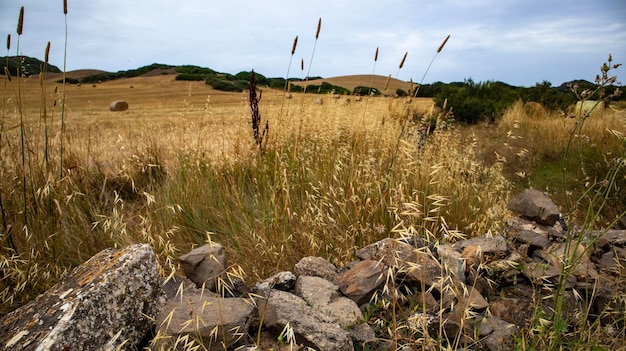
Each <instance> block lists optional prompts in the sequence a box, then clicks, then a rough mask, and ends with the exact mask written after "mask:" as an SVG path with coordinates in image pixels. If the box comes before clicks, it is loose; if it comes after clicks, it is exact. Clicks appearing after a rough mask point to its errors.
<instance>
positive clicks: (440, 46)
mask: <svg viewBox="0 0 626 351" xmlns="http://www.w3.org/2000/svg"><path fill="white" fill-rule="evenodd" d="M448 39H450V34H448V36H447V37H446V38H445V39H444V40H443V42H442V43H441V45H439V48H437V53H440V52H441V50H443V47H444V46H446V43H447V42H448Z"/></svg>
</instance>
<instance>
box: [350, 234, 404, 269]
mask: <svg viewBox="0 0 626 351" xmlns="http://www.w3.org/2000/svg"><path fill="white" fill-rule="evenodd" d="M414 250H415V247H413V246H412V245H410V244H407V243H405V242H403V241H400V240H395V239H392V238H385V239H383V240H380V241H377V242H375V243H373V244H370V245H368V246H366V247H364V248H362V249H360V250H358V251H357V252H356V256H357V257H358V258H359V259H361V260H364V261H365V260H374V261H381V262H382V263H384V264H385V265H386V266H389V267H396V268H405V267H404V264H405V262H406V261H411V260H412V259H413V256H414V255H413V252H414Z"/></svg>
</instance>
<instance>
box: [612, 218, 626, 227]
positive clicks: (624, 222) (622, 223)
mask: <svg viewBox="0 0 626 351" xmlns="http://www.w3.org/2000/svg"><path fill="white" fill-rule="evenodd" d="M613 229H617V230H626V216H622V218H620V219H619V220H618V221H617V222H615V226H614V227H613Z"/></svg>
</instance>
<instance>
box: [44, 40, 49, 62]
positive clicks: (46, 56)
mask: <svg viewBox="0 0 626 351" xmlns="http://www.w3.org/2000/svg"><path fill="white" fill-rule="evenodd" d="M49 57H50V42H48V45H46V54H45V55H44V61H43V62H45V63H46V64H47V63H48V58H49Z"/></svg>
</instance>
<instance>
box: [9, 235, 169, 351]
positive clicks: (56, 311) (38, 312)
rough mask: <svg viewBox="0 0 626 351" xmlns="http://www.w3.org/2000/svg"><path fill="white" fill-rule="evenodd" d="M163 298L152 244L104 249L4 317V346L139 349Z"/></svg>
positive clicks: (10, 348)
mask: <svg viewBox="0 0 626 351" xmlns="http://www.w3.org/2000/svg"><path fill="white" fill-rule="evenodd" d="M164 304H165V298H164V293H163V290H161V288H160V285H159V275H158V271H157V264H156V258H155V255H154V252H153V251H152V248H151V247H150V246H149V245H147V244H138V245H132V246H129V247H126V248H124V249H122V250H118V251H116V250H104V251H102V252H100V253H98V254H97V255H95V256H94V257H92V258H91V259H89V260H88V261H87V262H85V263H84V264H82V265H81V266H79V267H77V268H76V269H74V270H73V271H72V272H71V273H70V274H68V275H67V276H65V277H63V278H62V279H61V280H60V281H59V282H58V283H57V284H56V285H55V286H53V287H52V288H51V289H50V290H48V291H47V292H45V293H43V294H42V295H40V296H38V297H37V298H36V299H35V300H33V301H31V302H30V303H28V304H26V305H24V306H22V307H21V308H19V309H17V310H15V311H13V312H11V313H9V314H8V315H6V316H5V317H4V318H2V320H0V349H2V350H136V349H138V347H137V344H138V343H139V342H140V341H141V340H142V339H143V338H144V336H145V335H146V333H147V332H148V330H149V329H150V326H151V320H153V319H154V318H155V317H156V316H157V315H158V313H159V311H160V309H161V307H162V306H163V305H164Z"/></svg>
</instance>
